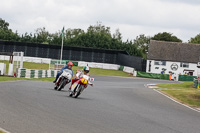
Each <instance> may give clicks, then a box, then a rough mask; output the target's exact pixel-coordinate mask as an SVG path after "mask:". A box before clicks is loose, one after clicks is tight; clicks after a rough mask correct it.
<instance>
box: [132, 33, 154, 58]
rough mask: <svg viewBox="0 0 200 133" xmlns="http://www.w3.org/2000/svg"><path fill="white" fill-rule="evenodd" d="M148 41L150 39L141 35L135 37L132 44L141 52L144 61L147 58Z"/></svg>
mask: <svg viewBox="0 0 200 133" xmlns="http://www.w3.org/2000/svg"><path fill="white" fill-rule="evenodd" d="M150 39H151V37H149V36H145V35H144V34H141V35H139V36H137V37H136V39H135V40H134V44H135V45H136V47H137V49H138V50H139V51H140V52H141V54H142V57H143V58H144V59H146V58H147V52H148V48H149V43H150Z"/></svg>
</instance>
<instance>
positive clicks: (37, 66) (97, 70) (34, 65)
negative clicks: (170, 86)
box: [0, 60, 131, 77]
mask: <svg viewBox="0 0 200 133" xmlns="http://www.w3.org/2000/svg"><path fill="white" fill-rule="evenodd" d="M0 62H2V63H5V64H6V70H7V71H6V72H7V73H8V66H9V62H8V61H2V60H0ZM23 68H27V69H36V70H48V69H49V64H42V63H31V62H24V64H23ZM77 69H79V70H81V69H83V67H78V66H73V72H74V73H76V70H77ZM90 74H91V75H107V76H122V77H130V76H131V75H130V74H128V73H125V72H123V71H118V70H108V69H100V68H90Z"/></svg>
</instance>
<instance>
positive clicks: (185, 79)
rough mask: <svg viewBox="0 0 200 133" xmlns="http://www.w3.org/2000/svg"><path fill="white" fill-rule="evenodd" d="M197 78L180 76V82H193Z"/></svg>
mask: <svg viewBox="0 0 200 133" xmlns="http://www.w3.org/2000/svg"><path fill="white" fill-rule="evenodd" d="M194 78H197V77H196V76H189V75H179V81H193V80H194Z"/></svg>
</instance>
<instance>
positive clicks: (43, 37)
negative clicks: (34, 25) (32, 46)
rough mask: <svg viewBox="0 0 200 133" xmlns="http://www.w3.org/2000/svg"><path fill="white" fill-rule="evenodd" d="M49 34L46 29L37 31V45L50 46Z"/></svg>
mask: <svg viewBox="0 0 200 133" xmlns="http://www.w3.org/2000/svg"><path fill="white" fill-rule="evenodd" d="M48 37H49V32H48V31H46V29H45V27H43V28H38V29H36V38H37V43H43V44H49V38H48Z"/></svg>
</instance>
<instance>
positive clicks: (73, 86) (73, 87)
mask: <svg viewBox="0 0 200 133" xmlns="http://www.w3.org/2000/svg"><path fill="white" fill-rule="evenodd" d="M77 85H78V83H76V82H75V83H74V84H73V85H72V89H71V90H72V91H73V90H74V89H75V88H76V86H77Z"/></svg>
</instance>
